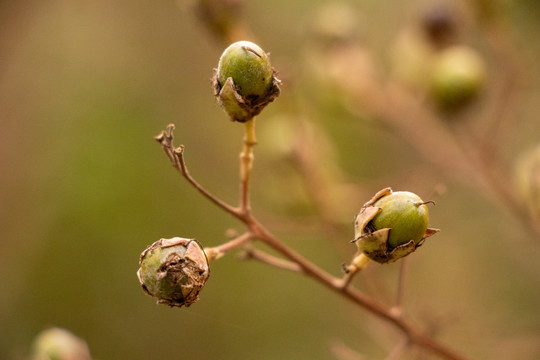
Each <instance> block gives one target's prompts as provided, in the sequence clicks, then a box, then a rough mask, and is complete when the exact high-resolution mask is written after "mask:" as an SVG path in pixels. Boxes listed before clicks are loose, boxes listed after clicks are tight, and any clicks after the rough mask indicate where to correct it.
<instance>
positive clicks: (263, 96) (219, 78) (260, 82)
mask: <svg viewBox="0 0 540 360" xmlns="http://www.w3.org/2000/svg"><path fill="white" fill-rule="evenodd" d="M213 84H214V93H215V95H216V97H217V99H218V101H219V103H220V104H221V106H222V107H223V109H224V110H225V111H226V112H227V113H228V114H229V116H230V118H231V120H233V121H239V122H245V121H247V120H250V119H251V118H253V117H254V116H255V115H257V114H259V113H260V112H261V111H262V109H263V108H264V107H265V106H266V105H268V104H269V103H270V102H272V101H273V100H274V99H275V98H276V97H278V96H279V92H280V90H279V84H280V81H279V80H278V79H277V78H276V77H275V71H274V70H273V69H272V66H271V65H270V59H269V57H268V55H267V54H266V53H265V52H264V51H263V50H262V49H261V48H260V47H259V46H258V45H257V44H254V43H252V42H249V41H238V42H235V43H233V44H231V45H230V46H229V47H228V48H226V49H225V51H224V52H223V54H222V55H221V57H220V59H219V63H218V68H217V69H216V70H215V73H214V77H213Z"/></svg>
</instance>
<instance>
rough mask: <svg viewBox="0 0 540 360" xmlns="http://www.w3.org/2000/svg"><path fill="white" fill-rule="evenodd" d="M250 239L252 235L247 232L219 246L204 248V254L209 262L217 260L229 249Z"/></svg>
mask: <svg viewBox="0 0 540 360" xmlns="http://www.w3.org/2000/svg"><path fill="white" fill-rule="evenodd" d="M251 240H253V235H252V234H251V233H249V232H247V233H244V234H242V235H240V236H238V237H237V238H234V239H232V240H230V241H227V242H226V243H224V244H221V245H219V246H215V247H211V248H205V249H204V252H205V254H206V257H207V258H208V262H210V263H211V262H213V261H214V260H217V259H219V258H221V257H222V256H224V255H225V254H226V253H228V252H229V251H231V250H234V249H236V248H238V247H240V246H242V245H244V244H246V243H248V242H250V241H251Z"/></svg>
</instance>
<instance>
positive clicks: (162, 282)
mask: <svg viewBox="0 0 540 360" xmlns="http://www.w3.org/2000/svg"><path fill="white" fill-rule="evenodd" d="M139 264H140V268H139V270H138V271H137V276H138V278H139V282H140V283H141V286H142V288H143V290H144V292H146V293H147V294H148V295H150V296H153V297H156V298H157V299H158V300H157V303H158V304H166V305H169V306H178V307H181V306H186V307H187V306H190V305H191V304H193V303H195V302H197V300H199V293H200V292H201V290H202V288H203V287H204V285H205V283H206V281H207V280H208V277H209V276H210V268H209V266H208V260H207V258H206V254H205V253H204V250H203V248H202V247H201V245H200V244H199V243H198V242H197V241H196V240H193V239H184V238H178V237H176V238H172V239H160V240H158V241H156V242H155V243H153V244H152V245H150V246H149V247H148V248H146V250H144V251H143V253H142V254H141V257H140V260H139Z"/></svg>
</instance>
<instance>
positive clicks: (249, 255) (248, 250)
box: [240, 245, 302, 272]
mask: <svg viewBox="0 0 540 360" xmlns="http://www.w3.org/2000/svg"><path fill="white" fill-rule="evenodd" d="M240 257H241V259H245V260H247V259H254V260H258V261H260V262H263V263H265V264H268V265H271V266H274V267H277V268H279V269H283V270H289V271H294V272H302V268H301V267H300V266H299V265H298V264H297V263H294V262H292V261H288V260H285V259H281V258H278V257H276V256H273V255H270V254H268V253H266V252H264V251H261V250H258V249H256V248H254V247H252V246H247V245H246V246H244V252H243V253H242V254H241V255H240Z"/></svg>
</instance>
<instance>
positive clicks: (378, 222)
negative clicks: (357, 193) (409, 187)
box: [368, 191, 428, 249]
mask: <svg viewBox="0 0 540 360" xmlns="http://www.w3.org/2000/svg"><path fill="white" fill-rule="evenodd" d="M373 206H375V207H378V208H380V209H381V210H382V211H381V212H380V213H378V214H377V215H375V217H374V218H373V220H371V222H370V223H369V224H368V226H372V228H373V229H374V230H378V229H384V228H389V229H391V230H390V235H389V236H388V245H389V246H390V248H392V249H393V248H396V247H398V246H399V245H403V244H406V243H408V242H409V241H410V240H413V241H414V243H415V244H418V243H419V242H420V240H422V238H423V237H424V234H425V232H426V230H427V227H428V208H427V206H426V205H425V204H424V202H423V201H422V199H420V197H418V195H416V194H413V193H411V192H407V191H396V192H393V193H391V194H390V195H388V196H384V197H382V198H380V199H379V200H377V202H376V203H375V204H373Z"/></svg>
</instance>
